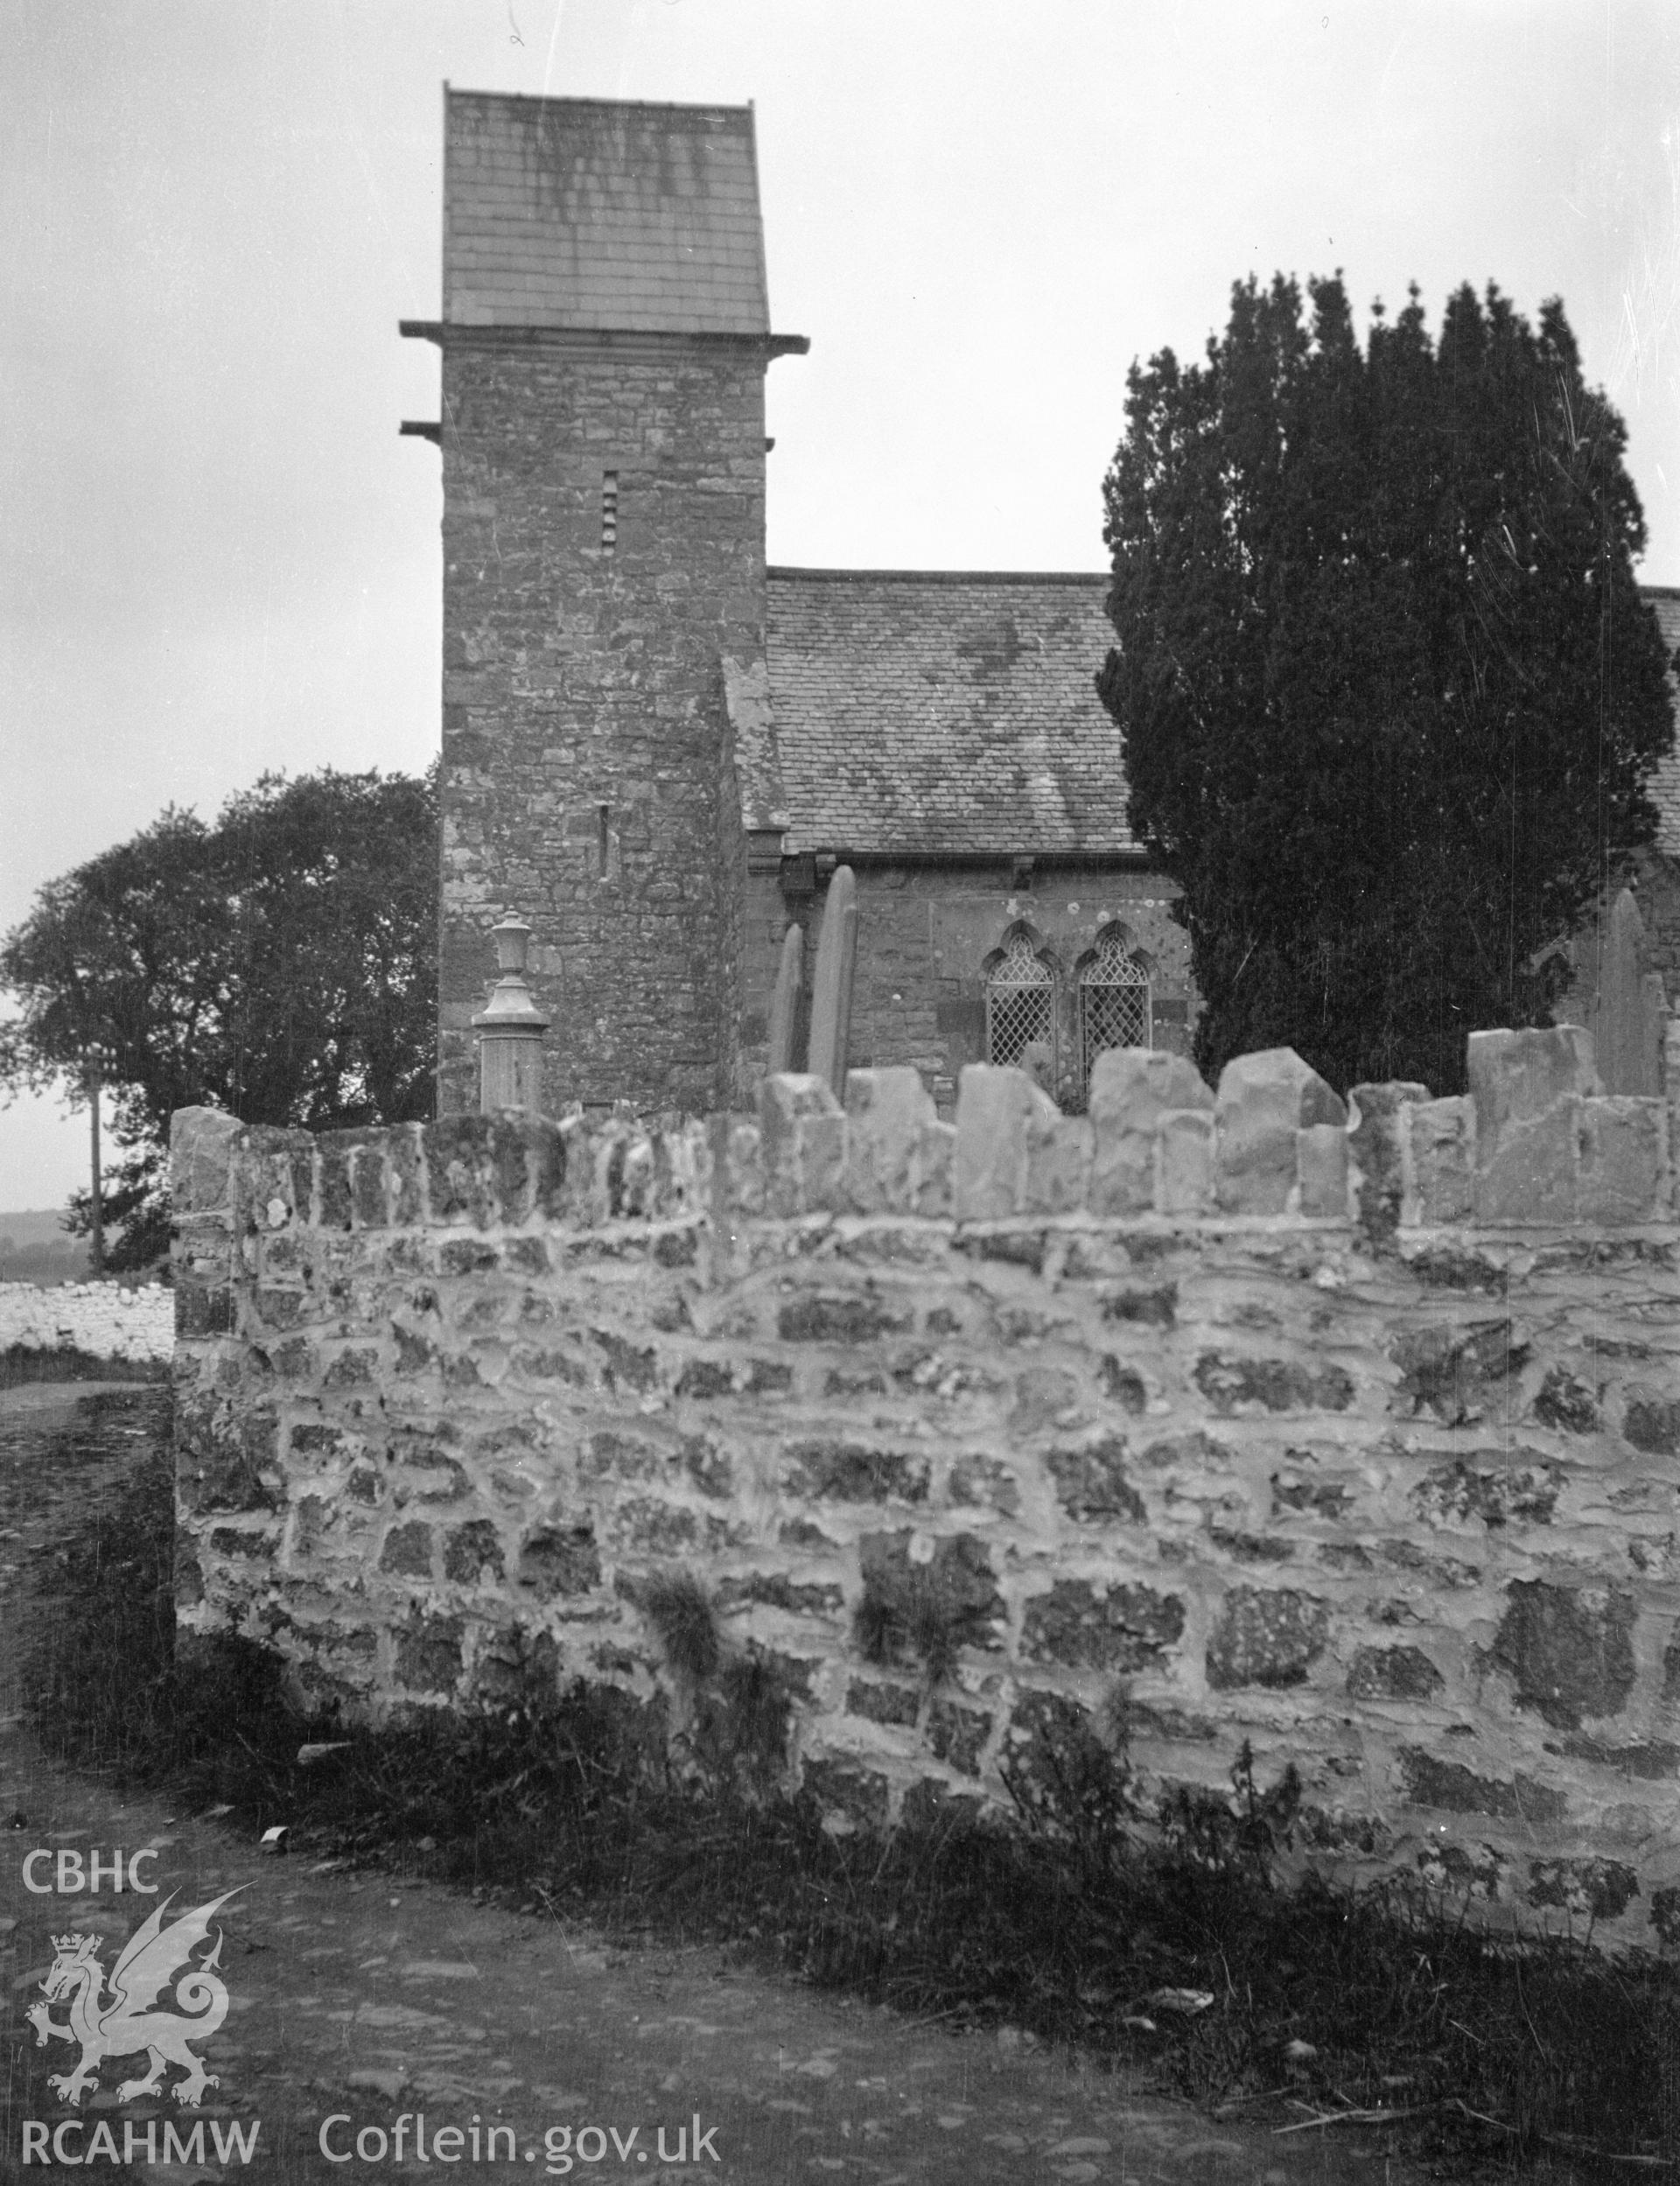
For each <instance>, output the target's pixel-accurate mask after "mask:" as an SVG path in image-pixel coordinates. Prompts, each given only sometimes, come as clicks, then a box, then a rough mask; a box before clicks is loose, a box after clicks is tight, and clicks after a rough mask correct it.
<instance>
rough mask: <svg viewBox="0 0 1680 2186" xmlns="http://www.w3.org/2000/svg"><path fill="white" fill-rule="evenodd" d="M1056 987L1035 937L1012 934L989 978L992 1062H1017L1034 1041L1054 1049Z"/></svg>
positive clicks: (988, 1041)
mask: <svg viewBox="0 0 1680 2186" xmlns="http://www.w3.org/2000/svg"><path fill="white" fill-rule="evenodd" d="M1055 1037H1056V1029H1055V1010H1054V985H1053V983H1052V980H1051V977H1050V974H1049V971H1048V970H1047V968H1046V966H1045V965H1043V964H1042V963H1040V961H1039V959H1038V957H1037V956H1035V955H1034V953H1033V942H1032V939H1031V937H1030V936H1029V935H1026V934H1021V933H1016V934H1012V935H1010V936H1009V939H1008V940H1007V941H1006V942H1005V943H1004V949H1003V954H1002V956H1000V957H999V959H998V962H997V963H995V964H994V965H993V966H992V968H991V971H990V973H989V974H988V975H987V977H986V1054H987V1056H988V1057H989V1058H990V1060H991V1061H993V1062H1010V1063H1019V1061H1020V1060H1021V1056H1022V1054H1023V1052H1024V1051H1025V1050H1026V1047H1028V1046H1029V1045H1030V1044H1031V1043H1032V1042H1033V1040H1042V1041H1043V1043H1044V1045H1045V1046H1046V1047H1048V1048H1050V1050H1051V1051H1052V1053H1053V1054H1054V1049H1055Z"/></svg>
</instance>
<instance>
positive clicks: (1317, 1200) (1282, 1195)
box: [1215, 1047, 1348, 1215]
mask: <svg viewBox="0 0 1680 2186" xmlns="http://www.w3.org/2000/svg"><path fill="white" fill-rule="evenodd" d="M1216 1113H1217V1117H1218V1123H1219V1167H1218V1174H1217V1179H1216V1182H1215V1196H1216V1198H1217V1200H1218V1202H1219V1205H1220V1206H1221V1208H1222V1209H1223V1210H1224V1211H1225V1212H1226V1213H1227V1214H1232V1215H1292V1214H1301V1213H1313V1214H1324V1213H1331V1212H1334V1213H1337V1214H1341V1215H1345V1214H1346V1213H1347V1171H1346V1161H1347V1139H1346V1125H1347V1122H1348V1111H1347V1109H1346V1107H1345V1106H1344V1104H1343V1103H1342V1102H1341V1099H1340V1098H1339V1097H1338V1096H1337V1095H1336V1094H1335V1093H1334V1092H1333V1091H1332V1090H1331V1089H1330V1087H1329V1086H1328V1085H1327V1083H1326V1082H1325V1081H1324V1079H1322V1078H1321V1077H1320V1075H1319V1074H1318V1072H1317V1071H1316V1070H1314V1069H1313V1068H1312V1066H1311V1065H1310V1064H1308V1063H1306V1062H1303V1061H1302V1060H1301V1058H1300V1057H1299V1055H1298V1054H1296V1053H1295V1050H1294V1049H1293V1048H1292V1047H1265V1048H1262V1049H1261V1050H1260V1051H1259V1053H1258V1054H1252V1055H1236V1056H1235V1057H1233V1059H1232V1060H1231V1061H1229V1062H1228V1063H1227V1064H1226V1066H1225V1068H1224V1069H1223V1070H1222V1071H1221V1073H1220V1076H1219V1095H1218V1099H1217V1102H1216ZM1321 1125H1334V1127H1335V1129H1336V1131H1337V1132H1338V1133H1339V1134H1341V1157H1340V1158H1341V1165H1342V1167H1341V1190H1340V1197H1339V1203H1338V1204H1335V1205H1334V1207H1327V1206H1326V1205H1325V1204H1324V1203H1323V1202H1325V1200H1326V1199H1327V1197H1328V1198H1330V1199H1331V1200H1333V1201H1335V1200H1336V1199H1337V1197H1338V1195H1337V1194H1336V1191H1335V1189H1334V1185H1333V1181H1332V1178H1331V1175H1330V1173H1329V1167H1328V1165H1329V1164H1330V1162H1331V1160H1332V1156H1331V1154H1330V1153H1329V1151H1328V1146H1327V1142H1320V1141H1317V1140H1315V1141H1314V1142H1313V1146H1312V1148H1311V1149H1310V1151H1309V1152H1308V1153H1307V1155H1306V1167H1305V1169H1304V1167H1303V1153H1302V1148H1301V1145H1300V1133H1301V1132H1304V1131H1312V1130H1314V1129H1315V1128H1317V1127H1319V1126H1321ZM1309 1194H1310V1195H1311V1198H1312V1200H1313V1205H1312V1206H1311V1207H1310V1208H1309V1207H1308V1206H1307V1205H1306V1198H1307V1196H1308V1195H1309Z"/></svg>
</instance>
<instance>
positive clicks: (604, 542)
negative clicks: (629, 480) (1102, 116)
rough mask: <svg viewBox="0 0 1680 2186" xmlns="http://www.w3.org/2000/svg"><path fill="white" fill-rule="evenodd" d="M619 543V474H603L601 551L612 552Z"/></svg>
mask: <svg viewBox="0 0 1680 2186" xmlns="http://www.w3.org/2000/svg"><path fill="white" fill-rule="evenodd" d="M618 543H619V474H618V473H617V472H616V471H606V472H604V473H602V475H601V552H602V553H603V554H612V553H613V552H614V551H615V550H616V549H617V547H618Z"/></svg>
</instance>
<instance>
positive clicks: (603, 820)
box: [595, 804, 612, 880]
mask: <svg viewBox="0 0 1680 2186" xmlns="http://www.w3.org/2000/svg"><path fill="white" fill-rule="evenodd" d="M611 814H612V807H611V806H610V805H605V804H598V805H597V806H596V808H595V826H596V832H595V870H596V872H598V873H599V875H600V877H601V879H603V880H605V879H606V866H607V854H608V850H609V847H610V838H611V834H612V830H611V828H610V826H609V824H608V823H609V820H610V817H611Z"/></svg>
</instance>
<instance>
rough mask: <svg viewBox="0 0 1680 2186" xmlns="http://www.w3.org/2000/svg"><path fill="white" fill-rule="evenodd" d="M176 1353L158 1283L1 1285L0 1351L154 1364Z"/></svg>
mask: <svg viewBox="0 0 1680 2186" xmlns="http://www.w3.org/2000/svg"><path fill="white" fill-rule="evenodd" d="M174 1348H175V1301H174V1300H173V1299H172V1297H171V1295H170V1293H169V1292H168V1290H167V1289H166V1288H165V1286H163V1285H162V1284H158V1283H144V1284H139V1285H137V1286H134V1287H133V1288H130V1287H129V1286H125V1285H123V1284H120V1283H55V1284H53V1285H52V1286H50V1287H44V1286H40V1285H38V1284H34V1283H0V1351H10V1350H12V1349H25V1350H29V1351H62V1350H75V1351H84V1352H87V1353H88V1354H90V1355H91V1356H93V1357H95V1358H109V1359H132V1360H134V1361H135V1362H136V1363H137V1364H139V1363H145V1364H148V1365H150V1364H153V1363H157V1362H158V1361H160V1360H164V1359H167V1358H168V1357H169V1356H170V1354H171V1353H172V1351H173V1349H174Z"/></svg>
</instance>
